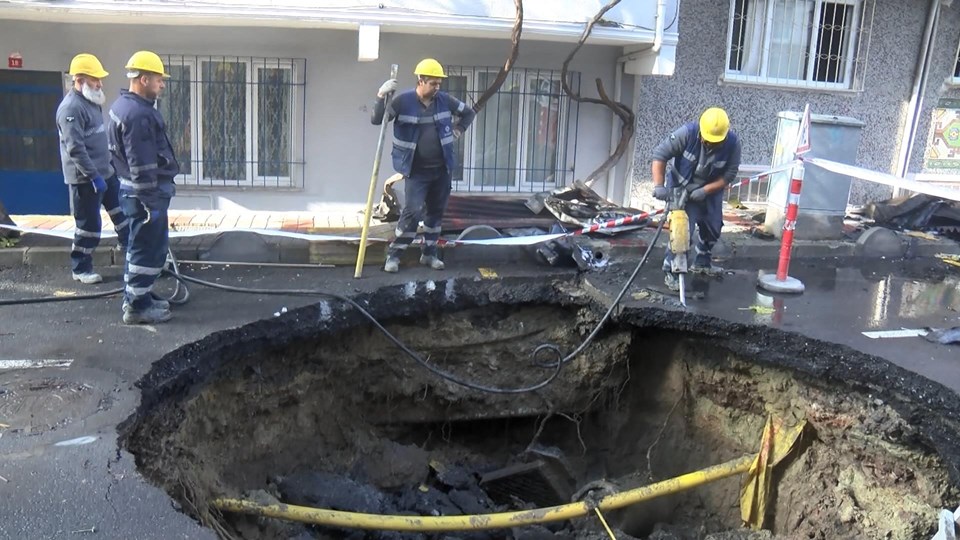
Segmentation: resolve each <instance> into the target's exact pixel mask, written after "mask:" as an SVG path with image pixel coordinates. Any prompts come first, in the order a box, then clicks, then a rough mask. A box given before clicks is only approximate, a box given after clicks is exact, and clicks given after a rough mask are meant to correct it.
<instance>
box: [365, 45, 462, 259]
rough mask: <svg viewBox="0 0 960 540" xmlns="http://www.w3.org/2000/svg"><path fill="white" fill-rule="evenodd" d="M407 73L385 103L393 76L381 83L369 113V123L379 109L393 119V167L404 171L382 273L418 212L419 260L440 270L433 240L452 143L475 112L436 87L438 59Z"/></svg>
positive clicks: (379, 115) (379, 117) (446, 191)
mask: <svg viewBox="0 0 960 540" xmlns="http://www.w3.org/2000/svg"><path fill="white" fill-rule="evenodd" d="M413 73H414V74H415V75H416V76H417V86H416V87H415V88H413V89H412V90H407V91H405V92H401V93H399V94H397V95H396V96H394V97H393V99H392V100H391V101H390V103H389V105H387V104H386V97H387V96H388V95H391V94H392V93H393V92H394V91H395V90H396V89H397V81H396V79H390V80H388V81H386V82H385V83H383V85H382V86H381V87H380V89H379V91H378V92H377V101H376V103H375V104H374V108H373V114H372V115H371V118H370V120H371V122H372V123H373V124H374V125H380V124H381V123H382V122H383V120H384V118H383V117H384V114H385V113H386V114H388V116H387V120H388V121H389V120H393V151H392V152H391V154H392V156H393V168H394V169H395V170H396V171H397V172H398V173H400V174H402V175H403V176H404V195H405V198H404V204H403V210H402V211H401V212H400V221H399V222H398V223H397V230H396V239H394V241H393V242H391V243H390V246H389V247H388V248H387V260H386V263H385V264H384V265H383V269H384V271H386V272H396V271H397V270H399V268H400V255H401V254H402V253H403V251H404V250H405V249H407V248H408V247H409V246H410V244H411V243H412V242H413V240H414V238H415V237H416V234H417V227H418V225H419V223H420V220H421V217H422V219H423V248H422V250H421V255H420V264H423V265H426V266H429V267H430V268H433V269H434V270H443V261H442V260H440V258H439V257H438V249H437V241H438V240H439V239H440V226H441V223H442V221H443V213H444V211H445V210H446V208H447V199H448V198H449V197H450V189H451V174H452V172H453V170H454V169H455V168H456V164H457V156H456V148H455V147H454V143H455V141H456V139H458V138H460V136H461V135H462V134H463V132H464V130H466V129H467V128H468V127H469V126H470V123H471V122H473V119H474V117H475V116H476V113H475V112H474V111H473V109H472V108H470V107H468V106H467V104H466V103H463V102H462V101H460V100H458V99H457V98H455V97H453V96H451V95H450V94H448V93H446V92H443V91H441V90H440V86H441V84H442V83H443V79H445V78H446V77H447V75H446V74H445V73H444V72H443V66H441V65H440V62H437V61H436V60H434V59H432V58H426V59H424V60H422V61H421V62H420V63H419V64H417V67H416V69H414V70H413Z"/></svg>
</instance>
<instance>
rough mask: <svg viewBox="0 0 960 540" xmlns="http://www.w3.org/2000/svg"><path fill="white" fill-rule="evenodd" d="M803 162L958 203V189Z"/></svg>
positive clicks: (819, 162) (824, 161)
mask: <svg viewBox="0 0 960 540" xmlns="http://www.w3.org/2000/svg"><path fill="white" fill-rule="evenodd" d="M803 162H804V163H811V164H813V165H816V166H817V167H820V168H822V169H826V170H828V171H832V172H835V173H838V174H843V175H846V176H852V177H854V178H858V179H860V180H867V181H868V182H875V183H878V184H884V185H887V186H893V187H897V188H902V189H906V190H908V191H915V192H917V193H924V194H927V195H932V196H934V197H940V198H942V199H947V200H950V201H960V189H951V188H947V187H943V186H936V185H931V184H927V183H925V182H918V181H916V180H907V179H905V178H899V177H897V176H893V175H892V174H886V173H881V172H877V171H871V170H870V169H863V168H861V167H855V166H853V165H847V164H846V163H837V162H836V161H830V160H829V159H823V158H803Z"/></svg>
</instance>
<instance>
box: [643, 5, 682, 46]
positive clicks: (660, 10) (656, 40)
mask: <svg viewBox="0 0 960 540" xmlns="http://www.w3.org/2000/svg"><path fill="white" fill-rule="evenodd" d="M677 1H678V2H679V0H677ZM678 9H679V8H678ZM666 13H667V0H657V24H656V26H654V32H653V47H652V48H651V49H650V50H651V51H653V52H654V53H658V52H660V47H661V46H663V31H664V30H665V28H664V25H665V24H666V23H665V21H664V16H665V15H666Z"/></svg>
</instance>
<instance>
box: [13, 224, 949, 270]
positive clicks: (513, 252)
mask: <svg viewBox="0 0 960 540" xmlns="http://www.w3.org/2000/svg"><path fill="white" fill-rule="evenodd" d="M650 239H652V233H650V234H643V235H642V236H633V237H629V238H627V237H619V238H588V237H578V240H577V242H578V243H581V244H582V245H584V246H585V247H589V248H591V249H593V250H594V251H595V252H602V253H603V254H604V256H605V258H607V259H609V260H611V261H617V260H623V259H630V258H636V257H639V256H640V255H641V254H642V253H643V251H644V250H645V249H646V247H647V242H649V240H650ZM902 239H903V250H902V252H901V256H902V257H903V258H906V259H912V258H918V257H921V258H929V257H933V256H934V255H936V254H938V253H946V254H951V255H958V254H960V242H954V241H952V240H942V241H932V240H925V239H922V238H914V237H903V238H902ZM658 243H659V244H660V245H658V246H656V247H654V249H653V252H652V253H651V256H652V257H661V258H662V256H663V252H664V248H663V247H662V245H663V237H662V236H661V238H660V241H659V242H658ZM212 246H213V241H212V240H211V239H209V238H204V237H196V238H186V239H182V240H180V241H177V242H171V246H170V247H171V249H172V251H173V253H174V256H176V257H177V259H180V260H203V258H204V257H205V256H206V254H207V252H208V251H209V250H210V248H211V247H212ZM275 247H276V253H277V254H276V255H275V256H273V257H271V260H270V261H269V262H279V263H285V264H332V265H335V266H353V265H355V264H356V260H357V251H358V243H357V242H311V241H306V240H295V241H289V240H287V241H281V242H276V243H275ZM385 251H386V245H385V244H384V245H380V244H371V245H370V246H369V247H368V248H367V251H366V256H365V260H364V265H365V266H367V265H369V266H379V265H382V264H383V260H384V257H385ZM535 251H536V247H535V246H469V245H467V246H457V247H455V248H448V249H444V250H442V251H441V254H442V255H441V257H442V258H443V260H444V261H445V262H447V263H448V264H449V263H455V264H471V265H477V264H479V265H491V264H511V263H517V262H520V261H529V260H531V259H535V258H536V256H535V254H534V253H535ZM419 254H420V250H419V249H418V248H417V247H416V246H414V247H412V248H411V249H408V250H407V253H405V254H404V255H403V257H402V258H401V261H402V263H403V264H404V265H415V264H417V260H418V258H419ZM779 254H780V243H779V242H778V241H765V240H758V239H754V238H752V237H749V236H746V235H739V234H733V235H729V236H725V237H723V238H722V239H721V242H720V243H719V244H718V245H717V247H716V249H715V251H714V255H715V256H716V257H717V258H718V259H723V260H736V259H740V260H743V259H765V260H775V259H777V258H778V257H779ZM792 258H793V259H795V260H796V259H823V258H851V259H879V258H891V259H896V258H899V257H897V256H890V255H876V254H871V253H870V252H864V251H863V250H862V248H859V249H858V244H857V243H856V242H853V241H813V240H805V241H804V240H800V241H796V242H795V243H794V245H793V254H792ZM93 259H94V265H95V266H97V267H105V266H122V265H123V264H124V254H123V252H122V251H118V250H116V249H115V248H113V247H112V246H103V247H102V248H99V249H97V251H95V252H94V254H93ZM69 264H70V246H69V245H65V246H52V247H51V246H42V247H41V246H33V247H13V248H4V249H0V268H9V267H13V266H20V265H24V266H63V267H69Z"/></svg>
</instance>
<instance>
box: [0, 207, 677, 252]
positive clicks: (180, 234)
mask: <svg viewBox="0 0 960 540" xmlns="http://www.w3.org/2000/svg"><path fill="white" fill-rule="evenodd" d="M661 213H663V210H657V211H655V212H653V214H661ZM651 215H652V214H651V213H649V212H641V213H639V214H634V215H631V216H625V217H622V218H617V219H611V220H609V221H606V222H604V223H597V224H594V225H590V226H589V227H584V228H582V229H578V230H575V231H569V232H564V233H554V234H539V235H530V236H508V237H501V238H488V239H483V240H443V239H441V240H440V241H439V242H437V243H438V245H443V246H444V247H453V246H460V245H477V246H529V245H534V244H539V243H542V242H549V241H551V240H556V239H558V238H563V237H567V236H579V235H584V234H589V233H593V232H597V231H599V230H602V229H613V228H616V227H622V226H624V225H630V224H637V223H639V222H641V221H643V220H645V219H647V218H649V217H650V216H651ZM0 228H4V229H9V230H12V231H18V232H20V233H22V234H38V235H44V236H53V237H57V238H62V239H64V240H71V241H72V240H73V231H52V230H49V229H31V228H27V227H19V226H16V225H5V224H2V223H0ZM229 232H247V233H254V234H259V235H262V236H273V237H283V238H295V239H298V240H306V241H310V242H359V241H360V237H358V236H336V235H328V234H311V233H298V232H292V231H281V230H275V229H238V228H232V229H205V230H197V231H170V238H193V237H197V236H206V235H212V234H223V233H229ZM100 237H101V238H116V237H117V234H116V233H115V232H114V231H110V230H104V231H103V232H101V234H100ZM367 241H368V242H381V243H384V242H389V241H390V240H388V239H385V238H368V239H367ZM414 243H415V244H419V243H422V239H421V238H418V239H417V240H416V241H415V242H414Z"/></svg>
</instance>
